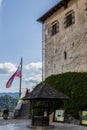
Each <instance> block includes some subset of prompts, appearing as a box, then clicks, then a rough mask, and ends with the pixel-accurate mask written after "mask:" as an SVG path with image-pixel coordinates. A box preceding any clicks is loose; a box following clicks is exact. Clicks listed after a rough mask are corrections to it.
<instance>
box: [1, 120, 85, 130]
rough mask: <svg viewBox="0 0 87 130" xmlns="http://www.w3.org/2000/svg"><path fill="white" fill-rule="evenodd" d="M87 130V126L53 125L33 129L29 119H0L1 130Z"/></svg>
mask: <svg viewBox="0 0 87 130" xmlns="http://www.w3.org/2000/svg"><path fill="white" fill-rule="evenodd" d="M5 129H6V130H35V129H36V130H87V127H86V126H81V125H74V124H66V123H51V124H50V126H48V127H32V126H31V120H29V119H11V118H9V119H8V120H4V119H3V118H0V130H5Z"/></svg>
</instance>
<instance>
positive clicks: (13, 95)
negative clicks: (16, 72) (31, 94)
mask: <svg viewBox="0 0 87 130" xmlns="http://www.w3.org/2000/svg"><path fill="white" fill-rule="evenodd" d="M5 95H8V96H11V97H13V98H18V97H19V93H18V92H16V93H12V92H8V93H0V97H1V96H5Z"/></svg>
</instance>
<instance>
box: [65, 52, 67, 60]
mask: <svg viewBox="0 0 87 130" xmlns="http://www.w3.org/2000/svg"><path fill="white" fill-rule="evenodd" d="M64 59H65V60H66V59H67V52H66V51H64Z"/></svg>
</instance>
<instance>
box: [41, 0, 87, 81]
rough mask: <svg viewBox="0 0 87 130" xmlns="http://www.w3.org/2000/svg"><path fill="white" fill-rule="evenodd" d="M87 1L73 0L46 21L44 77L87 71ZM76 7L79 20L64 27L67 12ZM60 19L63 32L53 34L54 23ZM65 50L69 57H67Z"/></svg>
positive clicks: (60, 30) (74, 9) (60, 28)
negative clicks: (52, 26)
mask: <svg viewBox="0 0 87 130" xmlns="http://www.w3.org/2000/svg"><path fill="white" fill-rule="evenodd" d="M86 5H87V0H72V1H71V2H70V3H69V4H68V8H66V9H64V8H63V7H62V8H61V9H60V10H59V11H57V12H56V13H54V14H53V15H52V16H51V17H49V18H48V19H47V20H46V21H45V31H44V35H45V39H44V43H43V44H44V47H43V48H44V50H43V57H45V58H44V61H43V79H45V78H46V77H48V76H49V75H52V74H58V73H63V72H69V71H73V72H74V71H76V72H79V71H80V72H86V71H87V10H86ZM71 10H73V11H74V12H75V23H74V24H72V25H71V26H69V27H67V28H64V19H65V14H66V13H67V12H69V11H71ZM55 20H58V22H59V32H58V33H57V34H56V35H53V36H51V35H50V30H49V28H50V26H51V23H52V22H53V21H55ZM64 52H66V54H67V57H66V59H65V58H64Z"/></svg>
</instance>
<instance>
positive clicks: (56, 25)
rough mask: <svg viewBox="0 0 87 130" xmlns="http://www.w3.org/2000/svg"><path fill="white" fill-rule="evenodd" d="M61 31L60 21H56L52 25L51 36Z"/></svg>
mask: <svg viewBox="0 0 87 130" xmlns="http://www.w3.org/2000/svg"><path fill="white" fill-rule="evenodd" d="M58 32H59V22H58V21H55V22H53V23H52V25H51V36H53V35H55V34H57V33H58Z"/></svg>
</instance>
